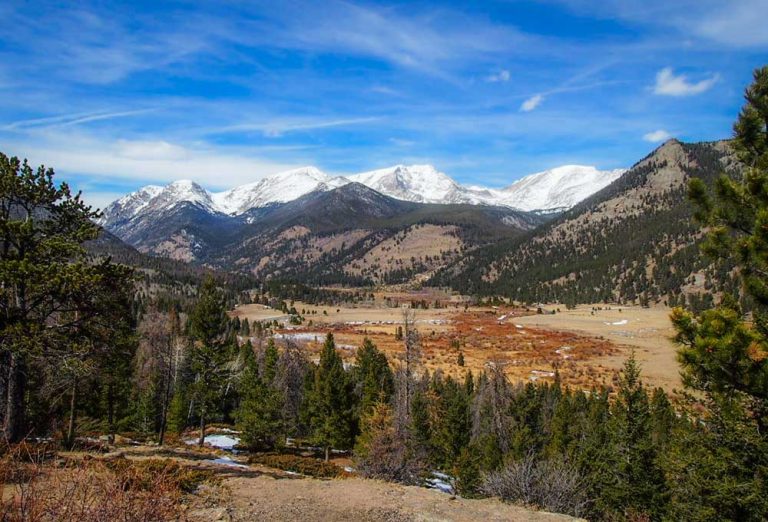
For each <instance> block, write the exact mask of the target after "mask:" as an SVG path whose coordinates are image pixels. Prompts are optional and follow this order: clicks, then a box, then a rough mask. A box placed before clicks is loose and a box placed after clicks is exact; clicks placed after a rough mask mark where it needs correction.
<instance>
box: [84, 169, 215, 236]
mask: <svg viewBox="0 0 768 522" xmlns="http://www.w3.org/2000/svg"><path fill="white" fill-rule="evenodd" d="M182 202H187V203H191V204H194V205H197V206H199V207H201V208H202V209H204V210H207V211H211V212H216V211H218V209H217V208H216V205H215V204H214V203H213V200H212V199H211V194H210V193H209V192H208V191H207V190H205V189H204V188H203V187H201V186H200V185H198V184H197V183H195V182H194V181H190V180H179V181H174V182H173V183H170V184H168V185H166V186H165V187H158V186H157V185H147V186H146V187H143V188H140V189H139V190H137V191H136V192H132V193H130V194H128V195H126V196H123V197H122V198H120V199H118V200H117V201H114V202H113V203H110V204H109V205H108V206H107V207H106V208H105V209H104V211H103V212H102V215H101V218H100V219H99V224H102V225H105V226H106V227H107V228H110V225H111V224H115V223H121V222H125V221H128V220H130V219H132V218H133V217H135V216H138V215H139V214H145V213H156V212H162V211H164V210H170V209H172V208H173V207H175V206H176V205H178V204H180V203H182Z"/></svg>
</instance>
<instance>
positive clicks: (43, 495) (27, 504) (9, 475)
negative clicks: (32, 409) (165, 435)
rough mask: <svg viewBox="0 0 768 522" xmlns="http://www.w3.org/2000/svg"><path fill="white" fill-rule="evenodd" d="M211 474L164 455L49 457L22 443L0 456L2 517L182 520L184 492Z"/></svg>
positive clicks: (39, 521) (40, 521)
mask: <svg viewBox="0 0 768 522" xmlns="http://www.w3.org/2000/svg"><path fill="white" fill-rule="evenodd" d="M46 456H47V454H46ZM211 478H212V474H211V473H210V472H206V471H201V470H193V469H189V468H186V467H184V466H182V465H180V464H178V463H176V462H174V461H171V460H167V459H162V460H161V459H151V460H145V461H140V462H135V461H128V460H127V459H124V458H117V459H111V460H101V459H93V458H88V457H86V458H84V459H79V460H56V461H53V460H49V459H46V458H41V455H40V453H39V451H38V448H36V447H32V446H28V445H25V444H22V445H19V446H16V447H13V448H11V449H10V450H9V451H7V452H6V454H5V456H4V457H3V458H2V460H0V480H2V498H0V520H3V521H9V522H15V521H24V522H48V521H58V520H77V521H83V522H102V521H104V522H107V521H118V520H119V521H123V522H133V521H136V522H139V521H142V522H143V521H156V520H157V521H161V520H183V519H184V513H183V510H182V502H181V501H182V496H183V495H184V494H185V493H189V492H191V491H193V490H194V489H195V488H196V487H197V485H199V484H200V483H201V482H204V481H207V480H210V479H211Z"/></svg>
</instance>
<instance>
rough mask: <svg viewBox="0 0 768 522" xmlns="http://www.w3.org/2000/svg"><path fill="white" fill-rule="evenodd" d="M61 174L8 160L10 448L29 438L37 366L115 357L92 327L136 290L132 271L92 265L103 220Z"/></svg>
mask: <svg viewBox="0 0 768 522" xmlns="http://www.w3.org/2000/svg"><path fill="white" fill-rule="evenodd" d="M53 174H54V173H53V170H52V169H45V168H44V167H42V166H41V167H39V168H38V169H37V170H34V169H33V168H32V167H31V166H30V165H29V164H28V163H27V162H26V161H24V162H21V161H20V160H19V159H18V158H9V157H8V156H5V155H4V154H2V153H0V286H2V288H3V291H2V292H0V318H1V319H0V365H2V369H3V371H4V374H5V375H7V376H8V378H7V383H6V386H5V387H4V396H3V397H2V406H3V408H2V410H3V418H4V421H3V431H4V437H5V440H7V441H9V442H18V441H19V440H21V439H22V438H23V437H24V435H25V434H26V429H27V425H26V409H27V405H26V404H25V397H26V395H27V389H26V383H27V379H28V366H29V362H30V358H32V357H35V358H36V359H38V360H44V361H46V364H50V365H51V367H56V366H57V365H58V363H60V362H61V361H62V360H64V359H65V358H68V357H69V356H70V355H71V349H81V348H83V347H84V346H89V347H90V348H89V350H91V349H95V350H98V349H102V348H104V349H109V347H108V346H99V345H98V343H94V342H93V339H89V338H88V336H89V335H90V332H91V330H89V329H88V328H85V324H86V323H87V322H89V321H92V320H98V318H99V317H100V316H103V315H105V314H107V313H108V310H105V309H103V308H102V307H101V306H99V305H100V304H101V303H100V301H101V299H102V297H103V295H109V294H110V293H111V295H112V296H113V297H117V298H118V299H120V296H121V295H126V294H128V292H129V291H130V289H131V288H130V285H131V281H130V275H131V271H130V270H129V269H128V268H126V267H122V266H119V265H115V264H113V263H111V261H110V260H109V259H102V260H98V261H92V260H89V259H88V258H87V256H86V252H85V250H84V248H83V246H82V245H83V243H84V242H85V241H89V240H93V239H96V238H97V237H98V234H99V227H98V226H97V225H95V224H94V221H93V220H95V219H96V218H98V216H99V213H98V212H95V211H93V210H92V209H91V207H88V206H87V205H85V203H83V201H82V200H81V199H80V194H76V195H73V194H72V193H71V191H70V189H69V186H68V185H67V184H66V183H62V184H61V185H59V186H56V185H55V184H54V182H53ZM62 310H66V312H62ZM78 357H79V355H78ZM73 382H76V380H73ZM73 393H74V392H73Z"/></svg>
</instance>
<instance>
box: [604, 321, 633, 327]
mask: <svg viewBox="0 0 768 522" xmlns="http://www.w3.org/2000/svg"><path fill="white" fill-rule="evenodd" d="M628 322H629V321H627V320H626V319H622V320H621V321H616V322H615V323H605V324H606V325H607V326H622V325H625V324H627V323H628Z"/></svg>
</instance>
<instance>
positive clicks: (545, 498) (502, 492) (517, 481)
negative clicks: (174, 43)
mask: <svg viewBox="0 0 768 522" xmlns="http://www.w3.org/2000/svg"><path fill="white" fill-rule="evenodd" d="M481 490H482V492H483V493H485V494H487V495H491V496H496V497H499V498H501V499H502V500H506V501H509V502H516V503H522V504H526V505H529V506H536V507H539V508H542V509H545V510H547V511H553V512H555V513H565V514H568V515H573V516H581V515H582V514H583V513H584V511H585V509H586V504H587V501H586V498H585V496H584V490H585V487H584V484H583V480H582V478H581V476H580V474H579V472H578V471H577V470H576V468H575V467H574V466H571V465H570V464H568V463H567V462H559V461H537V460H536V459H535V458H534V456H533V455H528V456H527V457H525V458H523V459H521V460H519V461H517V462H512V463H510V464H508V465H507V466H506V467H504V468H502V469H501V470H499V471H493V472H490V473H486V474H485V476H484V477H483V484H482V486H481Z"/></svg>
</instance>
